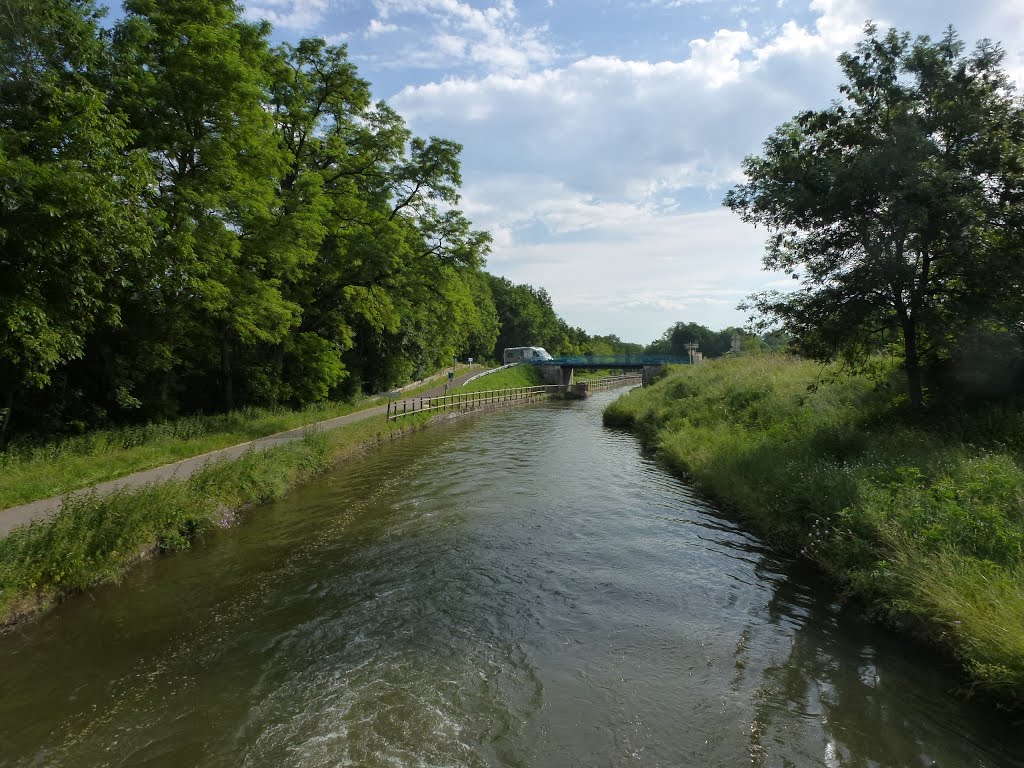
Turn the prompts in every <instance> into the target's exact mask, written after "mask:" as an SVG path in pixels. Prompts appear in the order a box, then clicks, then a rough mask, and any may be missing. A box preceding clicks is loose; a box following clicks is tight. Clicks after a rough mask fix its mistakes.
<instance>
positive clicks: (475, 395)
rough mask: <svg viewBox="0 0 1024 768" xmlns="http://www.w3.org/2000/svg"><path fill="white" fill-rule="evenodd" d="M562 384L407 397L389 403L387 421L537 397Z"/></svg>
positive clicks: (557, 391)
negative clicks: (418, 414)
mask: <svg viewBox="0 0 1024 768" xmlns="http://www.w3.org/2000/svg"><path fill="white" fill-rule="evenodd" d="M562 391H563V387H561V386H559V385H557V384H548V385H545V386H538V387H508V388H506V389H488V390H482V391H480V392H451V393H449V394H446V395H438V396H437V397H409V398H406V399H404V400H394V401H390V402H388V409H387V420H388V421H393V420H395V419H401V418H403V417H404V416H415V415H416V414H417V413H430V412H442V413H443V412H444V411H468V410H473V409H474V408H483V407H485V406H490V405H503V404H506V403H517V402H524V401H528V400H539V399H541V398H545V397H549V396H551V395H557V394H560V393H561V392H562Z"/></svg>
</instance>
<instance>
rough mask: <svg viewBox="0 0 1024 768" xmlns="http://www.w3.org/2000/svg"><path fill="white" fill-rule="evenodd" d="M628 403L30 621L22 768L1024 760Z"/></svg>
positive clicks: (543, 415)
mask: <svg viewBox="0 0 1024 768" xmlns="http://www.w3.org/2000/svg"><path fill="white" fill-rule="evenodd" d="M617 394H618V393H615V392H611V393H602V394H599V395H597V396H595V397H593V398H591V399H590V400H588V401H586V402H581V403H570V404H565V403H552V404H546V405H540V406H532V407H524V408H517V409H510V410H505V411H501V412H495V413H491V414H486V415H482V416H477V417H474V418H471V419H464V420H460V421H456V422H453V423H450V424H446V425H443V426H439V427H436V428H431V429H429V430H425V431H422V432H419V433H417V434H414V435H411V436H409V437H406V438H403V439H401V440H398V441H394V442H392V443H390V444H387V445H383V446H380V447H378V448H375V449H373V450H371V451H369V452H368V453H366V454H365V455H362V456H360V457H358V458H355V459H353V460H350V461H348V462H346V463H344V464H343V465H341V466H340V467H339V468H338V469H337V470H336V471H335V472H333V473H332V474H330V475H328V476H326V477H323V478H321V479H319V480H317V481H316V482H314V483H312V484H309V485H307V486H305V487H303V488H301V489H299V490H298V491H297V492H295V493H294V494H292V495H291V496H289V497H288V498H286V499H284V500H282V501H280V502H278V503H274V504H271V505H267V506H265V507H262V508H259V509H256V510H252V511H251V512H248V513H246V514H245V515H244V516H243V518H242V520H241V522H240V524H239V525H237V526H235V527H232V528H229V529H227V530H224V531H219V532H218V533H217V534H215V535H213V536H210V537H208V538H207V539H206V540H205V541H204V542H202V543H201V544H199V545H198V546H197V547H196V548H195V549H193V550H192V551H190V552H186V553H182V554H178V555H174V556H169V557H164V558H158V559H156V560H154V561H151V562H148V563H145V564H144V565H142V566H141V567H139V568H138V569H136V570H135V571H133V572H132V574H131V575H130V576H129V577H128V578H127V579H126V581H125V582H124V583H123V584H121V585H120V586H118V587H111V588H104V589H100V590H96V591H94V592H92V593H91V594H88V595H84V596H81V597H78V598H76V599H74V600H72V601H69V602H68V603H66V604H64V605H63V606H61V607H59V608H58V609H57V610H55V611H53V612H51V613H50V614H48V615H47V616H45V617H44V618H43V619H42V620H40V621H38V622H36V623H32V624H28V625H25V626H22V627H19V628H17V629H15V630H14V631H12V632H9V633H7V634H5V635H0V691H2V694H0V765H2V766H18V767H19V768H20V767H22V766H61V767H62V768H77V767H83V768H84V767H86V766H88V767H89V768H94V767H96V766H126V767H127V766H133V767H134V766H167V767H168V768H170V767H172V766H173V768H179V767H180V766H252V767H253V768H256V767H257V766H259V767H267V768H278V767H280V766H296V767H300V766H301V767H303V768H305V767H314V766H316V767H318V766H524V767H525V766H550V767H551V768H566V767H567V766H630V765H636V766H695V767H702V766H741V765H753V766H765V767H768V766H771V767H773V768H775V767H778V768H784V767H791V768H803V767H804V766H825V767H826V768H836V767H838V766H851V767H853V766H856V767H858V768H861V767H863V768H867V767H868V766H910V767H915V768H916V767H917V766H922V767H924V766H941V767H942V768H954V767H960V766H972V767H979V768H980V767H985V768H1010V767H1020V766H1024V757H1022V753H1024V750H1022V740H1021V738H1020V736H1019V733H1020V727H1019V725H1020V724H1019V723H1016V724H1015V723H1013V722H1012V721H1011V720H1009V719H1008V718H1005V717H1003V716H1000V715H998V714H993V713H992V712H991V711H990V710H988V709H985V708H984V707H982V706H980V705H978V704H972V703H969V702H964V701H962V700H961V699H960V698H958V697H955V696H954V695H952V693H951V692H952V690H953V689H954V688H955V687H956V686H957V685H958V684H959V681H958V679H957V678H956V677H955V676H952V675H950V674H949V673H948V672H947V671H945V670H944V669H943V666H942V665H941V663H939V662H938V661H937V660H935V659H931V658H929V656H928V655H927V654H925V653H923V652H922V651H921V650H920V649H916V648H913V647H908V646H907V645H906V644H904V643H901V642H900V641H898V640H897V639H895V638H893V637H892V636H890V635H889V634H887V633H885V632H882V631H880V630H878V629H876V628H873V627H871V626H868V625H865V624H864V623H862V622H859V621H857V620H856V618H855V617H854V616H852V615H849V613H848V611H846V610H844V609H843V608H842V606H841V605H839V604H838V603H836V602H835V601H834V599H833V596H832V595H831V594H830V592H829V590H828V589H827V588H824V587H823V586H822V585H820V584H818V583H817V581H816V578H815V576H814V574H813V572H810V571H808V570H807V569H806V568H803V567H801V566H800V564H799V563H794V562H792V561H791V560H788V559H785V558H780V557H778V556H776V555H774V554H772V553H771V552H770V551H769V550H768V549H767V548H766V547H765V545H764V544H763V543H762V542H761V541H760V540H759V539H758V538H756V537H754V536H752V535H750V534H748V533H746V532H744V531H743V529H742V528H741V527H740V526H739V525H737V523H736V522H735V521H734V520H733V519H731V518H730V517H729V516H727V515H724V514H721V513H720V512H717V511H716V510H715V509H714V508H712V507H710V506H709V505H708V504H706V503H705V502H703V501H701V500H700V499H699V498H697V497H696V496H695V495H694V494H693V493H692V492H691V490H690V489H689V488H688V487H687V486H686V485H685V484H684V483H681V482H679V481H678V480H675V479H673V478H672V477H671V476H669V475H668V474H666V473H665V472H664V471H663V470H662V469H660V468H659V467H658V466H657V465H656V464H655V463H654V462H652V461H651V460H650V459H649V458H647V457H645V456H644V455H643V454H642V453H641V451H640V449H639V447H638V444H637V442H636V440H635V439H634V438H633V437H632V436H631V435H629V434H625V433H622V432H616V431H611V430H607V429H604V428H603V427H602V426H601V409H602V407H603V406H604V404H606V403H607V402H609V400H610V399H612V398H614V397H615V396H616V395H617Z"/></svg>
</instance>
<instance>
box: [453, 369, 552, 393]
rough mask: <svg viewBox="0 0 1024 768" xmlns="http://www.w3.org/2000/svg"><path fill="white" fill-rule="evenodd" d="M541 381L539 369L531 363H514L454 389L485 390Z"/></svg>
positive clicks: (526, 385)
mask: <svg viewBox="0 0 1024 768" xmlns="http://www.w3.org/2000/svg"><path fill="white" fill-rule="evenodd" d="M543 383H544V381H543V379H542V378H541V374H540V369H538V368H535V367H534V366H532V365H514V366H512V367H511V368H503V369H502V370H500V371H495V372H494V373H489V374H487V375H486V376H481V377H480V378H479V379H475V380H473V381H470V382H467V383H466V384H464V385H462V386H461V387H457V388H456V389H455V390H454V391H456V392H486V391H487V390H491V389H506V388H508V387H536V386H538V385H540V384H543Z"/></svg>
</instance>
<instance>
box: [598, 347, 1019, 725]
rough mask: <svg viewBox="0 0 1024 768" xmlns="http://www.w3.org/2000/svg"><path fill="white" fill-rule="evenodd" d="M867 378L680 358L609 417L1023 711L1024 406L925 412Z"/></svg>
mask: <svg viewBox="0 0 1024 768" xmlns="http://www.w3.org/2000/svg"><path fill="white" fill-rule="evenodd" d="M892 392H893V390H892V389H889V388H887V387H885V386H879V384H878V382H876V381H873V380H871V379H869V378H868V377H852V376H845V375H842V374H841V373H840V372H839V371H838V369H823V368H822V367H821V366H820V365H817V364H813V363H809V362H803V361H797V360H793V359H790V358H783V357H775V356H755V357H745V358H733V359H725V360H720V361H713V362H709V363H706V364H704V365H701V366H693V367H689V366H687V367H683V368H680V369H677V370H674V371H673V372H672V373H671V374H670V375H668V376H667V377H665V378H664V379H662V380H661V381H659V382H658V383H657V384H655V385H654V386H652V387H649V388H646V389H643V390H636V391H633V392H631V393H629V394H627V395H625V396H624V397H622V398H620V399H619V400H617V401H615V402H614V403H612V404H611V405H610V406H609V407H608V408H607V409H606V411H605V415H604V420H605V423H606V424H608V425H611V426H621V427H628V428H631V429H634V430H635V431H636V432H637V433H638V434H639V436H640V437H641V439H642V440H643V442H644V443H645V444H646V445H647V446H648V447H650V448H652V449H654V450H656V451H657V453H658V455H659V457H660V458H661V459H662V460H663V461H664V462H665V463H666V464H667V465H668V466H669V467H670V468H671V469H672V470H673V471H675V472H676V473H677V474H681V475H685V476H686V477H687V478H688V479H690V480H692V481H693V482H694V483H695V484H696V485H697V486H698V487H699V488H701V490H703V491H704V492H706V493H708V494H709V495H710V496H712V497H714V498H715V499H717V500H718V501H720V502H722V503H724V504H726V505H728V506H730V507H732V508H734V509H736V510H737V511H738V512H740V513H741V514H743V515H744V516H745V517H746V518H747V519H748V520H749V521H750V522H751V523H752V524H753V525H754V526H755V527H756V528H757V529H758V530H759V531H760V532H761V533H763V534H764V535H766V536H767V537H768V538H769V539H771V540H772V541H774V542H775V543H776V544H777V545H780V546H782V547H784V548H786V549H788V550H790V551H791V552H793V553H796V554H799V555H801V556H803V557H805V558H808V559H810V560H812V561H813V562H815V563H816V564H817V565H818V566H820V567H821V568H822V569H823V570H824V571H825V572H826V573H827V574H829V575H830V576H831V577H832V578H833V579H835V580H836V582H837V583H838V584H839V585H840V587H841V589H842V590H843V592H844V593H845V594H847V595H848V596H851V597H853V598H856V599H857V600H859V601H861V602H862V604H863V605H864V606H865V609H866V611H867V613H868V614H869V615H871V616H872V617H874V618H877V619H882V620H885V621H887V622H889V623H891V624H892V625H894V626H896V627H897V628H899V629H901V630H902V631H904V632H907V633H909V634H910V635H912V636H914V637H916V638H920V639H923V640H925V641H926V642H928V643H929V644H931V645H933V646H935V647H936V648H939V649H941V650H942V651H944V652H946V653H948V654H949V655H950V656H952V657H954V658H955V659H957V660H958V661H959V663H960V664H961V665H962V666H963V668H964V669H965V670H966V672H967V674H968V675H969V676H970V680H971V683H970V685H969V686H968V690H969V691H971V692H974V691H983V692H985V693H988V694H991V695H992V696H994V697H995V698H996V699H997V700H998V702H999V703H1001V704H1004V705H1007V706H1012V707H1021V706H1024V470H1022V458H1024V443H1022V440H1024V413H1022V411H1021V409H1019V408H1017V409H1012V408H1009V407H994V406H989V407H987V408H984V409H980V410H976V411H973V412H956V413H950V414H945V416H944V418H942V419H937V420H933V421H930V422H921V421H914V420H912V419H910V418H909V417H907V415H906V414H905V412H904V411H903V410H901V406H900V404H899V402H898V400H897V399H895V398H894V397H893V394H892Z"/></svg>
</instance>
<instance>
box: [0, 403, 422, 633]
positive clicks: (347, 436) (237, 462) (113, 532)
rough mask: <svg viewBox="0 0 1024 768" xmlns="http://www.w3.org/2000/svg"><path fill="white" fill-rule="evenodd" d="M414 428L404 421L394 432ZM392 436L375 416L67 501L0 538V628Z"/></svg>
mask: <svg viewBox="0 0 1024 768" xmlns="http://www.w3.org/2000/svg"><path fill="white" fill-rule="evenodd" d="M423 421H424V419H422V418H411V419H409V420H408V423H407V424H404V425H403V431H405V430H408V429H410V428H415V427H417V426H421V425H422V423H423ZM394 432H395V428H394V426H392V425H387V424H386V423H385V422H384V419H383V417H381V418H380V419H369V420H364V421H358V422H355V423H353V424H348V425H345V426H343V427H340V428H338V429H334V430H331V431H330V432H310V433H308V434H307V435H306V436H305V437H304V438H303V439H302V440H299V441H296V442H293V443H288V444H286V445H283V446H281V447H279V448H274V449H272V450H267V451H262V452H259V453H256V452H249V453H246V454H244V455H243V456H241V457H240V458H238V459H234V460H230V461H220V462H217V463H215V464H211V465H210V466H209V467H207V468H205V469H204V470H202V471H200V472H198V473H196V474H195V475H193V476H192V477H190V478H189V479H187V480H172V481H169V482H164V483H160V484H155V485H150V486H146V487H144V488H141V489H135V490H122V491H119V492H116V493H113V494H110V495H105V496H97V495H95V494H92V495H88V494H87V495H77V496H74V497H71V498H70V499H69V500H67V501H65V503H64V504H63V505H62V507H61V509H60V511H59V512H58V513H57V514H56V515H55V516H54V517H52V518H49V519H46V520H42V521H39V522H35V523H32V524H31V525H28V526H24V527H21V528H17V529H15V530H14V531H12V532H11V533H10V534H8V535H7V536H6V537H3V538H0V626H2V625H3V624H5V623H8V622H11V621H15V620H17V619H19V618H21V617H24V616H27V615H31V614H33V613H35V612H37V611H38V610H40V609H42V608H45V607H46V606H47V605H49V604H51V603H53V602H54V601H56V600H59V599H61V598H62V597H64V596H66V595H68V594H72V593H74V592H78V591H81V590H84V589H88V588H90V587H93V586H96V585H98V584H104V583H108V582H116V581H117V580H118V579H119V578H120V577H121V576H122V574H124V573H125V571H126V570H127V569H129V568H130V567H131V566H132V565H133V564H135V563H136V562H137V561H138V560H139V559H140V558H142V557H146V556H148V555H149V554H151V553H154V552H159V551H170V550H177V549H183V548H187V547H188V546H190V544H191V543H192V541H193V540H195V538H196V537H199V536H202V535H204V534H206V533H208V532H210V531H212V530H215V529H216V528H217V527H218V526H228V525H231V524H233V523H234V521H235V519H236V517H237V514H238V511H239V509H241V508H242V507H244V506H245V505H248V504H254V503H261V502H266V501H270V500H272V499H276V498H278V497H280V496H282V495H283V494H285V493H286V492H288V490H290V489H291V488H293V487H295V486H296V485H298V484H299V483H301V482H303V481H304V480H306V479H308V478H309V477H311V476H313V475H315V474H317V473H319V472H322V471H324V470H326V469H327V468H329V467H331V466H332V465H333V464H334V462H335V461H337V460H338V459H339V458H340V457H342V456H344V455H345V454H347V453H351V452H353V451H356V450H358V449H360V448H361V447H363V446H365V445H368V444H371V443H374V442H377V441H379V440H382V439H385V438H387V437H388V436H390V435H391V434H394Z"/></svg>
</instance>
